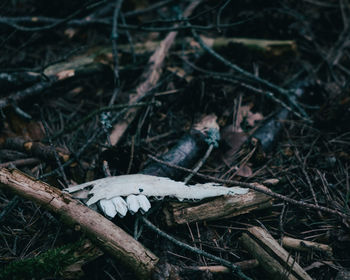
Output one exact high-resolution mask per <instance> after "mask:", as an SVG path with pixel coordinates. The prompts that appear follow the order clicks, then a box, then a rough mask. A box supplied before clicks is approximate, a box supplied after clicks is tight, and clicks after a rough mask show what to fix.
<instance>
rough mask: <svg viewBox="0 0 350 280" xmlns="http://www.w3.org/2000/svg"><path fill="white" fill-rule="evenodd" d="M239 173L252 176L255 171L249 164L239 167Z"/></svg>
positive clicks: (243, 175) (242, 175)
mask: <svg viewBox="0 0 350 280" xmlns="http://www.w3.org/2000/svg"><path fill="white" fill-rule="evenodd" d="M237 175H238V176H241V177H250V176H252V175H253V171H252V169H251V168H250V167H249V166H248V165H243V166H241V167H240V168H239V169H238V171H237Z"/></svg>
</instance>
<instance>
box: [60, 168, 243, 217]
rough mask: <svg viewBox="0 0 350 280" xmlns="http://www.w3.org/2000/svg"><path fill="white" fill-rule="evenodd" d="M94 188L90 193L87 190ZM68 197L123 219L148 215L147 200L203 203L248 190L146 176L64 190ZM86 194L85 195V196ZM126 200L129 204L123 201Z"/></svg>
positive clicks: (124, 177) (112, 179)
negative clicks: (206, 199)
mask: <svg viewBox="0 0 350 280" xmlns="http://www.w3.org/2000/svg"><path fill="white" fill-rule="evenodd" d="M89 186H92V189H91V190H90V191H89V192H86V190H84V189H86V188H87V187H89ZM65 191H66V192H68V193H76V194H78V195H79V198H82V193H83V194H85V198H88V197H90V198H89V200H88V201H87V202H86V204H87V205H88V206H89V205H92V204H94V203H97V202H99V204H100V207H101V209H102V211H103V212H104V213H105V214H106V215H107V216H109V217H112V218H113V217H114V216H116V215H117V214H118V215H119V216H122V217H124V216H125V215H126V213H127V211H128V210H129V211H130V212H131V213H132V214H134V213H136V212H137V211H138V210H139V209H140V210H141V211H142V212H147V211H148V210H149V209H150V207H151V204H150V202H149V200H148V199H147V197H156V198H161V199H162V198H164V197H174V198H177V199H178V200H180V201H182V200H184V199H186V200H201V199H204V198H209V197H216V196H221V195H236V194H238V195H239V194H245V193H247V192H248V189H244V188H240V187H230V188H228V187H224V186H222V185H219V184H217V183H206V184H196V185H192V186H186V185H185V184H184V183H183V182H177V181H173V180H171V179H169V178H164V177H157V176H151V175H144V174H132V175H122V176H116V177H107V178H103V179H98V180H95V181H91V182H87V183H84V184H81V185H77V186H73V187H69V188H67V189H65ZM82 191H83V192H82ZM122 197H126V201H125V200H124V199H123V198H122Z"/></svg>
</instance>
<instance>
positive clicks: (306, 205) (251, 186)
mask: <svg viewBox="0 0 350 280" xmlns="http://www.w3.org/2000/svg"><path fill="white" fill-rule="evenodd" d="M148 156H149V158H151V159H152V160H154V161H156V162H159V163H161V164H164V165H166V166H168V167H171V168H176V169H178V170H182V171H185V172H189V173H194V172H193V171H192V170H191V169H188V168H184V167H181V166H178V165H174V164H170V163H168V162H165V161H162V160H160V159H158V158H156V157H154V156H152V155H148ZM195 176H198V177H200V178H204V179H206V180H210V181H213V182H217V183H221V184H228V185H236V186H240V187H245V188H249V189H252V190H254V191H257V192H261V193H263V194H266V195H269V196H271V197H274V198H278V199H282V200H284V201H286V202H289V203H291V204H294V205H297V206H299V207H302V208H304V209H305V208H310V209H314V210H319V211H323V212H326V213H330V214H334V215H338V216H340V217H342V218H346V219H349V218H350V215H347V214H344V213H341V212H339V211H338V210H335V209H331V208H328V207H324V206H317V205H315V204H310V203H306V202H303V201H298V200H295V199H292V198H289V197H287V196H284V195H281V194H278V193H275V192H273V191H271V190H269V189H267V188H266V189H265V188H262V187H258V186H256V185H254V184H251V183H244V182H240V181H235V180H225V179H218V178H215V177H212V176H208V175H204V174H202V173H196V174H195Z"/></svg>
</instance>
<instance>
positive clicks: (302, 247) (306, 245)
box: [282, 237, 333, 255]
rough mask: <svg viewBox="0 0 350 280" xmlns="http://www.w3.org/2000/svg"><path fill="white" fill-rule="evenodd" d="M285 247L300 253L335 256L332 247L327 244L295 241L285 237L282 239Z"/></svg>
mask: <svg viewBox="0 0 350 280" xmlns="http://www.w3.org/2000/svg"><path fill="white" fill-rule="evenodd" d="M282 245H283V247H286V248H289V249H294V250H298V251H313V250H314V251H323V252H325V253H327V254H328V255H332V254H333V250H332V247H331V246H329V245H326V244H322V243H317V242H312V241H306V240H302V239H295V238H291V237H283V238H282Z"/></svg>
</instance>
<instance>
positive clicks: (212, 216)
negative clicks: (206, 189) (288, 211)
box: [163, 184, 273, 226]
mask: <svg viewBox="0 0 350 280" xmlns="http://www.w3.org/2000/svg"><path fill="white" fill-rule="evenodd" d="M256 185H257V186H259V187H261V188H264V186H262V185H259V184H256ZM265 188H266V187H265ZM272 202H273V199H272V198H271V197H270V196H268V195H265V194H262V193H259V192H256V191H249V192H248V193H247V194H241V195H237V196H222V197H219V198H216V199H214V200H212V201H209V202H206V203H201V204H199V205H193V203H192V204H190V203H179V202H171V203H169V204H168V206H167V207H166V208H165V209H164V210H163V212H164V214H165V221H166V223H167V225H168V226H174V225H180V224H186V223H193V222H199V221H210V220H217V219H228V218H232V217H235V216H239V215H242V214H246V213H249V212H251V211H253V210H261V209H265V208H269V207H271V206H272Z"/></svg>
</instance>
